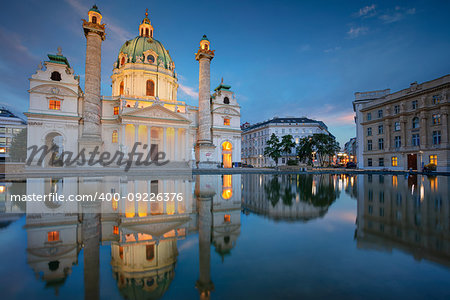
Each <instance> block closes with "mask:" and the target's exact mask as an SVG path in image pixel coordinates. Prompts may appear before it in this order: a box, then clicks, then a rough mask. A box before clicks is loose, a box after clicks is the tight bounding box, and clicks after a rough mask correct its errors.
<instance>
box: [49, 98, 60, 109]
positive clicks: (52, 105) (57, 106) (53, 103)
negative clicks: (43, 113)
mask: <svg viewBox="0 0 450 300" xmlns="http://www.w3.org/2000/svg"><path fill="white" fill-rule="evenodd" d="M48 109H51V110H60V109H61V101H59V100H50V101H49V103H48Z"/></svg>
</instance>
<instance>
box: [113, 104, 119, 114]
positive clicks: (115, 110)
mask: <svg viewBox="0 0 450 300" xmlns="http://www.w3.org/2000/svg"><path fill="white" fill-rule="evenodd" d="M118 114H119V107H118V106H114V115H115V116H117V115H118Z"/></svg>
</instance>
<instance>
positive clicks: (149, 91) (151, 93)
mask: <svg viewBox="0 0 450 300" xmlns="http://www.w3.org/2000/svg"><path fill="white" fill-rule="evenodd" d="M146 95H147V96H155V83H154V82H153V80H147V93H146Z"/></svg>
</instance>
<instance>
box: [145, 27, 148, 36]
mask: <svg viewBox="0 0 450 300" xmlns="http://www.w3.org/2000/svg"><path fill="white" fill-rule="evenodd" d="M145 36H146V37H148V28H147V29H145Z"/></svg>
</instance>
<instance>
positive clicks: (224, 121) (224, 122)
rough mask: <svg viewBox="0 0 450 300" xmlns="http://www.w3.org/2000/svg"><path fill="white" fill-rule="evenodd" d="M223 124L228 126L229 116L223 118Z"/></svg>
mask: <svg viewBox="0 0 450 300" xmlns="http://www.w3.org/2000/svg"><path fill="white" fill-rule="evenodd" d="M223 125H225V126H230V119H229V118H225V119H223Z"/></svg>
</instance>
